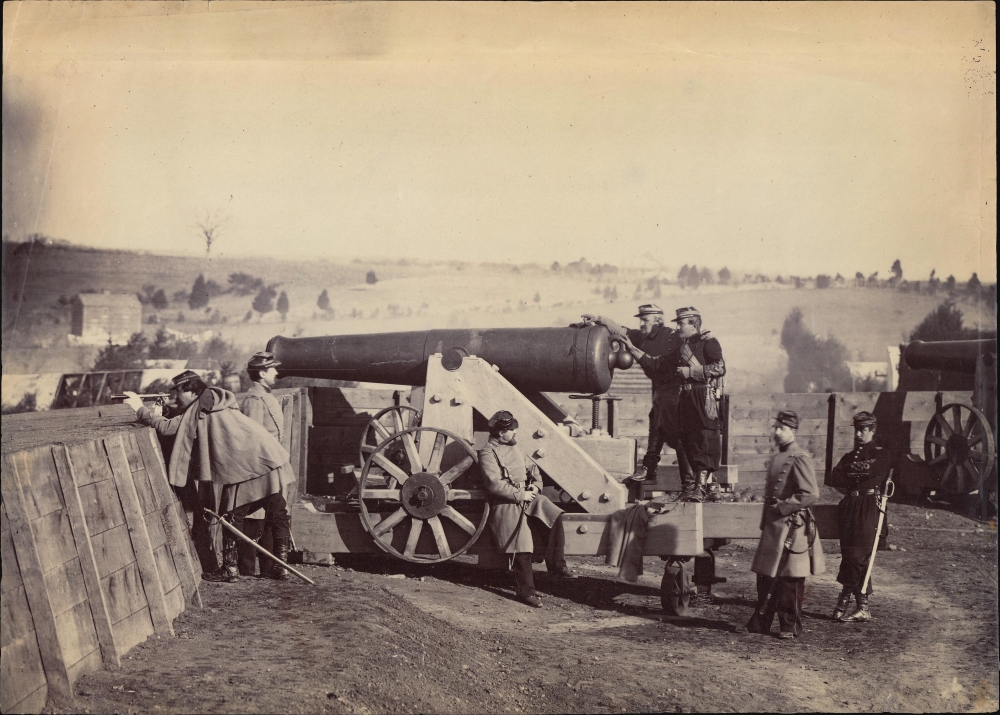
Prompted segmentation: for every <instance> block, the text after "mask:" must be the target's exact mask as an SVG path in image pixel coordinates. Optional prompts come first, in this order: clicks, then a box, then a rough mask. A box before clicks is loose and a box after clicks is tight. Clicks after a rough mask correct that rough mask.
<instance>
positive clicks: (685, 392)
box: [622, 307, 726, 501]
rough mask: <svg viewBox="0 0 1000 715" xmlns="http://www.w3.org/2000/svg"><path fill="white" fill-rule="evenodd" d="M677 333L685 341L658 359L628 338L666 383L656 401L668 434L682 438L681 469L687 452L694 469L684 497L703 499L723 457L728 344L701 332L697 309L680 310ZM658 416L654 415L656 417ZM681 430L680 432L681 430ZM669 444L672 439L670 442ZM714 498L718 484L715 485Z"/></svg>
mask: <svg viewBox="0 0 1000 715" xmlns="http://www.w3.org/2000/svg"><path fill="white" fill-rule="evenodd" d="M674 322H675V323H677V332H676V333H675V335H676V337H677V338H680V339H679V340H677V341H675V345H676V347H675V348H673V349H672V350H671V351H670V352H668V353H666V354H664V355H661V356H653V355H649V354H647V353H646V352H645V351H643V350H640V349H639V348H638V347H636V346H635V345H633V344H632V342H631V340H629V338H628V336H625V337H624V338H622V341H623V342H624V343H625V345H626V347H628V349H629V350H631V351H632V354H633V355H635V358H636V360H638V362H639V364H640V365H641V366H642V368H643V370H645V371H647V374H652V375H655V376H657V377H658V379H660V380H662V383H661V384H662V387H661V388H660V389H659V390H658V393H659V394H660V395H662V396H661V397H660V398H659V400H658V401H654V405H657V404H658V406H657V407H656V413H657V419H658V420H659V421H660V422H661V424H663V425H665V428H664V432H665V433H666V434H667V435H668V436H669V435H671V434H676V436H677V442H678V446H679V448H678V450H677V454H678V460H677V463H678V465H680V464H681V459H680V455H681V452H683V453H684V454H685V455H686V457H687V461H688V462H689V463H690V465H691V468H690V469H689V470H688V471H687V472H685V471H684V469H683V468H682V469H681V473H680V476H681V499H684V500H694V501H701V500H703V499H704V498H705V497H706V489H707V488H709V487H708V484H709V482H710V480H711V477H712V474H713V473H714V472H715V470H716V469H718V467H719V460H720V458H721V456H722V442H721V439H720V428H721V423H720V422H719V407H718V400H717V398H716V394H715V385H716V383H717V381H718V380H720V379H721V378H722V377H723V376H724V375H725V374H726V363H725V361H724V360H723V359H722V346H721V345H719V341H718V340H716V339H715V338H714V337H712V336H711V334H710V333H709V331H704V332H702V330H701V313H699V312H698V310H697V309H696V308H694V307H686V308H678V309H677V316H676V317H675V318H674ZM650 414H651V415H652V413H650ZM675 430H676V432H675ZM668 444H669V441H668ZM711 489H712V497H713V498H714V499H715V498H718V496H717V495H718V491H717V490H718V485H717V484H715V483H712V487H711Z"/></svg>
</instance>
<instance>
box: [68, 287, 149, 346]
mask: <svg viewBox="0 0 1000 715" xmlns="http://www.w3.org/2000/svg"><path fill="white" fill-rule="evenodd" d="M141 330H142V303H140V302H139V299H138V298H136V297H135V296H134V295H132V294H126V295H122V294H120V293H110V292H108V291H105V292H104V293H80V294H78V295H77V296H76V297H75V298H73V322H72V325H71V327H70V334H71V335H75V336H76V337H77V340H76V341H75V342H79V343H87V344H102V343H107V342H108V339H109V338H110V340H111V342H113V343H116V344H123V343H126V342H128V339H129V336H131V335H132V333H138V332H140V331H141Z"/></svg>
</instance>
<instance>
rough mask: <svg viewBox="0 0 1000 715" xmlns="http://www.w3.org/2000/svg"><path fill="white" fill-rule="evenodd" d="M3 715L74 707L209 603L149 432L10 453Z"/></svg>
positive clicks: (6, 466) (5, 485)
mask: <svg viewBox="0 0 1000 715" xmlns="http://www.w3.org/2000/svg"><path fill="white" fill-rule="evenodd" d="M2 492H3V493H2V496H3V511H2V517H3V518H2V521H3V523H2V547H3V554H2V555H3V582H2V586H0V591H2V594H3V598H2V619H3V622H2V627H0V630H2V632H3V636H2V651H0V653H2V661H3V662H2V669H0V675H2V682H0V711H2V712H5V713H6V712H13V711H18V712H25V711H26V712H37V711H39V710H40V709H41V708H42V707H43V706H44V704H45V702H46V697H47V698H48V699H50V700H54V701H67V702H69V701H71V700H72V693H73V683H74V682H75V681H76V679H77V678H78V677H79V676H80V675H81V674H83V673H86V672H89V671H91V670H95V669H97V668H99V667H101V665H102V663H103V664H105V665H117V664H118V663H119V660H120V657H121V656H122V655H123V654H124V653H126V652H127V651H128V650H129V649H131V648H132V647H133V646H135V645H136V644H137V643H141V642H142V641H143V640H145V639H146V637H148V636H149V635H150V634H153V633H157V634H165V635H173V626H172V621H173V620H174V619H175V618H176V617H177V615H178V614H179V613H181V612H182V611H183V610H184V608H185V604H186V603H195V604H197V605H200V603H201V601H200V595H199V593H198V583H199V581H198V579H199V578H200V568H199V569H197V573H196V571H195V568H194V564H195V563H197V562H196V561H195V560H194V557H193V544H192V543H191V539H190V534H189V532H188V529H187V524H186V522H185V521H184V515H183V509H182V508H181V506H180V502H178V500H177V498H176V496H175V495H174V493H173V490H172V489H171V488H170V486H169V484H168V482H167V476H166V469H165V467H164V464H163V457H162V454H161V453H160V449H159V445H158V443H157V441H156V437H155V434H154V433H153V431H152V430H151V429H149V428H138V427H137V428H135V429H133V430H130V431H124V432H115V433H113V434H111V435H109V436H106V437H103V438H100V439H95V440H91V441H88V442H80V443H76V444H72V445H69V446H63V445H48V446H44V447H36V448H34V449H30V450H26V451H20V452H13V453H7V454H4V455H3V475H2Z"/></svg>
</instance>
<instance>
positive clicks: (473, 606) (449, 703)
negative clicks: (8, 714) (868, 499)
mask: <svg viewBox="0 0 1000 715" xmlns="http://www.w3.org/2000/svg"><path fill="white" fill-rule="evenodd" d="M889 521H890V523H891V524H892V532H891V534H892V535H891V543H892V544H893V546H895V550H894V551H888V552H880V553H879V555H878V560H877V565H876V575H875V580H874V585H875V588H876V593H875V595H874V596H873V599H872V612H873V614H874V616H875V620H874V621H873V622H872V623H868V624H855V625H851V624H842V623H836V622H833V621H831V620H829V619H828V614H829V612H830V611H831V610H832V607H833V604H834V602H835V600H836V596H837V593H838V592H839V584H837V583H836V581H835V575H836V569H837V566H838V564H839V558H840V557H839V552H838V549H837V544H836V542H825V543H824V546H825V548H826V552H827V556H828V558H827V562H828V571H827V573H826V574H824V575H823V576H820V577H817V578H814V579H810V581H809V587H808V588H809V590H808V592H807V597H806V623H805V626H806V633H805V634H804V636H803V637H802V638H800V639H796V640H794V641H790V642H789V641H779V640H778V639H776V638H773V637H766V636H761V635H755V634H747V633H741V632H739V631H740V626H741V625H742V624H743V623H745V622H746V620H747V618H748V617H749V615H750V613H751V610H752V597H753V596H752V594H753V593H754V586H753V579H752V575H751V574H750V572H749V565H750V560H751V557H752V555H753V548H754V545H753V544H752V543H749V542H747V543H736V544H731V545H729V546H727V547H724V548H723V549H722V550H721V551H720V553H719V559H718V574H719V575H720V576H725V577H727V579H728V581H727V583H724V584H720V585H718V586H716V587H715V589H714V592H713V595H714V599H713V603H711V604H705V605H703V606H699V607H698V608H697V609H696V611H695V614H694V615H693V616H692V617H689V618H678V617H669V616H666V615H664V614H663V613H662V611H661V610H660V605H659V592H658V587H659V579H660V575H661V574H662V564H661V562H659V561H658V560H654V559H646V568H647V569H648V571H647V573H646V574H644V575H643V577H642V580H641V582H640V583H639V584H636V585H630V584H621V583H618V582H617V581H616V580H615V576H616V574H615V570H614V569H611V568H609V567H607V566H605V565H604V564H603V562H602V560H601V559H597V558H588V559H572V560H571V565H572V566H573V567H574V569H575V570H576V572H577V573H578V574H579V578H577V579H574V580H571V581H553V580H551V579H549V578H548V576H547V575H546V574H545V573H544V571H543V570H540V569H543V568H544V567H542V566H541V565H538V566H536V575H537V579H536V580H537V582H538V586H539V587H540V591H541V593H542V596H543V600H544V603H545V606H544V608H542V609H537V610H536V609H531V608H527V607H525V606H523V605H521V604H520V603H518V602H516V601H514V600H512V595H513V594H512V591H511V581H510V576H509V574H496V573H491V572H486V571H482V570H480V569H478V568H476V567H475V566H472V565H471V564H468V563H454V562H453V563H449V564H442V565H440V566H434V567H411V566H409V565H407V564H404V563H403V562H400V561H393V560H389V559H371V558H369V559H342V560H340V561H339V562H338V565H336V566H329V567H326V566H305V567H303V568H304V569H305V572H306V573H307V574H308V575H309V576H310V577H312V578H313V579H315V580H316V581H317V583H318V586H317V587H311V586H308V585H306V584H303V583H301V582H294V581H290V582H288V583H276V582H273V581H265V580H259V579H243V580H242V581H241V582H240V583H238V584H231V585H230V584H211V583H205V584H204V586H203V588H202V594H203V597H204V600H205V604H206V605H205V608H204V609H202V610H188V611H187V612H186V613H184V614H183V615H182V616H181V617H180V618H179V619H178V620H177V622H176V624H175V629H176V631H177V636H178V637H177V638H174V639H167V638H164V639H155V638H151V639H150V640H149V641H147V642H146V643H144V644H142V645H140V646H138V647H137V648H135V649H134V650H133V651H131V653H130V654H129V655H128V656H126V658H125V659H124V660H123V663H122V667H121V669H120V670H118V671H116V672H111V671H102V672H97V673H93V674H90V675H87V676H85V677H83V678H82V679H81V680H80V681H79V682H78V684H77V687H76V690H77V693H78V698H77V707H78V708H79V709H80V710H81V711H83V712H90V713H139V712H143V713H148V712H152V713H181V712H208V713H229V712H232V713H256V712H287V713H359V714H368V713H415V712H435V713H466V712H483V713H493V712H513V713H534V712H537V713H550V712H551V713H562V712H609V713H610V712H687V711H708V712H712V711H832V712H858V711H876V712H879V711H918V712H919V711H959V712H966V711H978V712H986V711H995V710H996V709H997V706H998V695H997V694H998V684H997V662H998V661H997V658H998V649H997V648H998V644H997V626H998V623H997V533H996V528H995V526H993V527H990V526H986V527H983V526H981V525H978V524H976V523H975V522H972V521H970V520H968V519H965V518H963V517H960V516H957V515H955V514H952V513H949V512H947V511H943V510H931V509H926V508H922V507H917V506H905V505H893V506H892V507H891V511H890V519H889Z"/></svg>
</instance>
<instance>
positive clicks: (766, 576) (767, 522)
mask: <svg viewBox="0 0 1000 715" xmlns="http://www.w3.org/2000/svg"><path fill="white" fill-rule="evenodd" d="M798 428H799V417H798V415H796V414H795V413H794V412H792V411H790V410H783V411H781V412H779V413H778V416H777V418H775V424H774V442H775V444H776V445H777V447H778V454H776V455H775V456H774V459H773V460H772V461H771V464H770V466H769V467H768V470H767V487H766V492H767V493H766V498H765V501H764V510H763V512H762V514H761V520H760V529H761V534H760V542H759V543H758V545H757V553H756V554H754V559H753V565H752V566H751V567H750V568H751V570H752V571H753V572H754V573H756V574H757V608H756V610H755V611H754V615H753V617H752V618H751V619H750V622H749V623H748V624H747V630H749V631H751V632H758V633H765V634H766V633H770V632H771V622H772V621H773V620H774V615H775V613H777V614H778V624H779V626H780V629H781V631H780V633H779V634H778V637H779V638H793V637H797V636H800V635H802V602H803V599H804V598H805V581H806V578H805V577H806V576H809V575H810V574H811V575H813V576H815V575H818V574H821V573H823V572H824V571H825V570H826V564H825V561H824V559H823V547H822V543H821V542H820V540H819V536H818V534H817V533H816V528H815V524H814V523H813V520H812V512H811V511H810V510H809V505H810V504H813V503H814V502H815V501H816V500H817V499H819V483H818V482H817V480H816V473H815V471H814V470H813V464H812V458H811V457H810V456H809V454H808V453H806V451H805V450H804V449H802V448H801V447H800V446H799V445H798V444H797V443H796V442H795V434H796V431H797V430H798Z"/></svg>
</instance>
